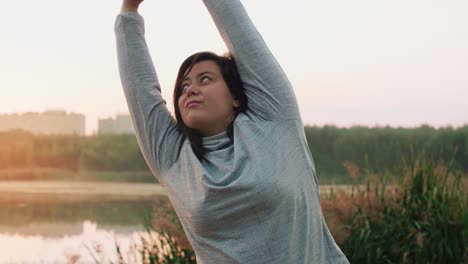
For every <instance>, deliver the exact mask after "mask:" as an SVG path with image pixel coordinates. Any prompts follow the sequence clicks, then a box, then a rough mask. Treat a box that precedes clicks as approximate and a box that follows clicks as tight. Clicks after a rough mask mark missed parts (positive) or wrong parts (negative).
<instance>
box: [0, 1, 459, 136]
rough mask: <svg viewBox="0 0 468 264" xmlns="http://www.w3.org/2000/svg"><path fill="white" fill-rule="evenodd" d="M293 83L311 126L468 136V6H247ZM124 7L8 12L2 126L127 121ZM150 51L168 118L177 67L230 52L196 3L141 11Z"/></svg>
mask: <svg viewBox="0 0 468 264" xmlns="http://www.w3.org/2000/svg"><path fill="white" fill-rule="evenodd" d="M242 2H243V4H244V6H245V7H246V9H247V11H248V13H249V15H250V17H251V19H252V20H253V21H254V23H255V25H256V26H257V28H258V30H259V31H260V33H261V34H262V36H263V38H264V39H265V41H266V42H267V44H268V46H269V47H270V49H271V50H272V52H273V54H274V55H275V57H276V58H277V59H278V61H279V62H280V64H281V66H282V67H283V69H284V71H285V72H286V74H287V75H288V77H289V79H290V81H291V83H292V84H293V87H294V89H295V93H296V96H297V99H298V103H299V107H300V110H301V115H302V119H303V122H304V124H305V125H319V126H321V125H325V124H329V125H336V126H340V127H348V126H353V125H365V126H385V125H390V126H404V127H415V126H419V125H421V124H428V125H432V126H436V127H440V126H448V125H451V126H455V127H457V126H461V125H465V124H468V16H467V15H466V14H467V13H468V1H464V0H445V1H441V0H439V1H433V0H426V1H420V0H392V1H382V0H353V1H349V0H347V1H338V0H327V1H314V0H288V1H284V0H282V1H279V0H243V1H242ZM120 4H121V2H120V1H117V0H99V1H95V0H81V1H63V0H48V1H34V0H23V1H6V2H5V3H2V9H3V10H4V11H3V12H2V15H1V16H0V36H1V40H0V114H5V113H24V112H42V111H46V110H66V111H69V112H76V113H82V114H84V115H86V130H87V133H88V134H89V133H93V132H94V131H96V129H97V120H98V118H109V117H114V116H115V115H116V114H126V113H128V108H127V105H126V102H125V98H124V94H123V91H122V87H121V84H120V79H119V74H118V68H117V58H116V48H115V36H114V29H113V28H114V22H115V17H116V15H117V14H118V13H119V11H120ZM140 14H142V16H143V17H144V18H145V24H146V39H147V43H148V46H149V48H150V52H151V55H152V58H153V61H154V62H155V66H156V70H157V73H158V76H159V79H160V82H161V85H162V89H163V97H164V98H165V99H166V100H167V105H168V106H169V108H171V109H172V96H171V94H172V89H173V84H174V80H175V77H176V73H177V70H178V68H179V65H180V63H182V61H183V60H184V59H185V58H186V57H188V56H189V55H191V54H193V53H195V52H198V51H202V50H211V51H214V52H217V53H223V52H225V51H226V48H225V45H224V43H223V42H222V39H221V38H220V36H219V34H218V32H217V31H216V28H215V26H214V24H213V22H212V20H211V17H210V16H209V14H208V12H207V10H206V8H205V7H204V5H203V2H202V1H201V0H198V1H194V0H190V1H187V0H171V1H161V0H158V1H156V0H145V1H144V2H143V3H142V5H141V7H140Z"/></svg>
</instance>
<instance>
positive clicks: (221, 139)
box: [202, 131, 232, 152]
mask: <svg viewBox="0 0 468 264" xmlns="http://www.w3.org/2000/svg"><path fill="white" fill-rule="evenodd" d="M202 142H203V147H205V149H206V150H207V152H212V151H216V150H220V149H224V148H227V147H229V146H231V145H232V142H231V140H230V139H229V137H228V135H227V133H226V131H223V132H221V133H219V134H216V135H214V136H209V137H202Z"/></svg>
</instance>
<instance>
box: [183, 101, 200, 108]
mask: <svg viewBox="0 0 468 264" xmlns="http://www.w3.org/2000/svg"><path fill="white" fill-rule="evenodd" d="M199 104H200V101H195V100H194V101H190V102H187V104H186V106H185V107H187V108H194V107H196V106H197V105H199Z"/></svg>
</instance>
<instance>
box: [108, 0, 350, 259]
mask: <svg viewBox="0 0 468 264" xmlns="http://www.w3.org/2000/svg"><path fill="white" fill-rule="evenodd" d="M203 2H204V3H205V5H206V7H207V9H208V11H209V12H210V14H211V16H212V18H213V20H214V22H215V24H216V26H217V28H218V30H219V32H220V34H221V36H222V37H223V39H224V41H225V43H226V45H227V47H228V49H229V51H230V52H231V53H232V54H233V56H234V58H235V59H236V63H237V66H238V70H239V73H240V75H241V78H242V80H243V83H244V87H245V90H246V94H247V97H248V100H249V105H248V107H249V109H248V111H247V112H246V113H242V114H239V115H238V116H237V118H236V120H235V121H234V126H233V129H234V130H233V131H234V143H232V142H231V141H230V140H229V138H228V137H227V135H226V133H225V132H224V133H221V134H218V135H215V136H212V137H206V138H203V145H204V147H205V148H206V149H207V153H206V156H205V157H206V160H203V161H200V160H199V159H198V158H197V157H196V155H195V154H194V152H193V150H192V148H191V146H190V143H189V142H188V140H184V139H183V137H182V136H181V134H180V133H179V132H178V130H177V128H176V122H175V120H174V118H173V117H172V116H171V114H170V112H169V111H168V109H167V108H166V105H165V101H164V99H163V98H162V97H161V87H160V85H159V81H158V78H157V75H156V72H155V69H154V66H153V63H152V59H151V57H150V54H149V52H148V47H147V45H146V42H145V37H144V21H143V18H142V17H141V16H140V15H139V14H137V13H122V14H120V15H119V16H118V17H117V20H116V24H115V32H116V38H117V53H118V60H119V70H120V76H121V81H122V86H123V88H124V92H125V96H126V99H127V103H128V106H129V110H130V114H131V117H132V120H133V124H134V126H135V129H136V136H137V139H138V143H139V145H140V148H141V150H142V153H143V156H144V158H145V160H146V162H147V164H148V166H149V167H150V169H151V171H152V172H153V174H154V175H155V177H156V178H157V179H158V180H159V182H160V183H161V184H162V186H163V187H164V188H165V189H166V190H167V192H168V196H169V199H170V201H171V203H172V204H173V206H174V208H175V210H176V212H177V215H178V216H179V218H180V220H181V222H182V225H183V227H184V230H185V232H186V234H187V237H188V239H189V241H190V243H191V245H192V246H193V249H194V250H195V253H196V256H197V262H198V263H206V264H208V263H213V264H215V263H216V264H221V263H222V264H229V263H241V264H250V263H269V264H271V263H278V264H285V263H291V264H299V263H348V261H347V259H346V257H345V256H344V255H343V253H342V252H341V250H340V249H339V248H338V246H337V245H336V244H335V242H334V240H333V238H332V236H331V234H330V232H329V230H328V228H327V226H326V224H325V222H324V218H323V215H322V211H321V208H320V202H319V193H318V183H317V178H316V174H315V167H314V163H313V161H312V156H311V154H310V152H309V149H308V146H307V142H306V139H305V135H304V127H303V124H302V121H301V117H300V114H299V110H298V105H297V101H296V98H295V95H294V92H293V90H292V87H291V84H290V82H289V81H288V79H287V77H286V75H285V74H284V72H283V71H282V69H281V67H280V65H279V64H278V62H277V61H276V60H275V58H274V57H273V55H272V54H271V52H270V50H269V49H268V47H267V46H266V44H265V42H264V41H263V39H262V37H261V36H260V34H259V33H258V32H257V30H256V28H255V27H254V25H253V24H252V22H251V20H250V18H249V17H248V15H247V13H246V11H245V9H244V7H243V6H242V4H241V2H240V1H239V0H204V1H203Z"/></svg>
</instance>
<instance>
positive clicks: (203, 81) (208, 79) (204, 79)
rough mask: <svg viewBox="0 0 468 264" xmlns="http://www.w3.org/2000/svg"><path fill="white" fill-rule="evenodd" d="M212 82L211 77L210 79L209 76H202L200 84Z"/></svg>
mask: <svg viewBox="0 0 468 264" xmlns="http://www.w3.org/2000/svg"><path fill="white" fill-rule="evenodd" d="M210 80H211V79H210V77H208V76H202V77H201V78H200V82H201V83H206V82H208V81H210Z"/></svg>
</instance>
